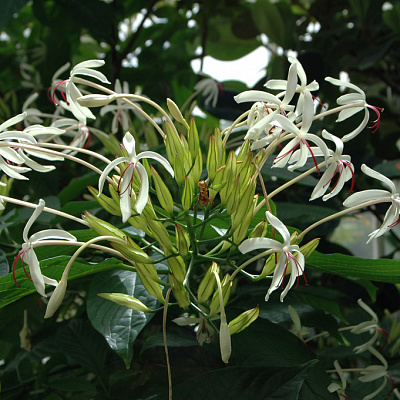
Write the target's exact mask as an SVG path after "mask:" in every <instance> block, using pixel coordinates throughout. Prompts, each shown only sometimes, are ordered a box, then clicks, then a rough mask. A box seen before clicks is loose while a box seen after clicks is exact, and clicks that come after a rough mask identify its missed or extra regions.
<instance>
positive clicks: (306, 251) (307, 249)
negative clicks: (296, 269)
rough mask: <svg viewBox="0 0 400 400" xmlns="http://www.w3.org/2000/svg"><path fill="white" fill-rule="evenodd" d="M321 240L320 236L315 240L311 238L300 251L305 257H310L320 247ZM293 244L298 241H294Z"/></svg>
mask: <svg viewBox="0 0 400 400" xmlns="http://www.w3.org/2000/svg"><path fill="white" fill-rule="evenodd" d="M296 233H297V232H296ZM319 241H320V239H319V238H315V239H313V240H310V241H309V242H308V243H307V244H305V245H304V246H301V247H300V252H301V253H302V254H303V256H304V258H308V257H310V256H311V254H312V253H313V252H314V250H315V249H316V248H317V247H318V245H319ZM292 244H296V243H292Z"/></svg>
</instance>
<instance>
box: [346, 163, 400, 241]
mask: <svg viewBox="0 0 400 400" xmlns="http://www.w3.org/2000/svg"><path fill="white" fill-rule="evenodd" d="M361 170H362V171H363V172H364V174H366V175H368V176H370V177H372V178H375V179H378V180H380V181H381V182H382V183H384V184H385V185H386V186H388V187H389V189H390V191H387V190H382V189H368V190H363V191H361V192H358V193H354V194H352V195H351V196H350V197H348V198H347V199H346V200H345V201H344V202H343V205H344V206H345V207H355V206H358V205H360V204H362V203H365V202H368V201H374V200H377V202H390V203H392V204H391V206H390V207H389V208H388V210H387V211H386V214H385V217H384V219H383V223H382V225H381V226H380V228H378V229H376V230H375V231H373V232H371V233H370V234H369V239H368V241H367V243H369V242H370V241H371V240H372V239H375V238H377V237H379V236H381V235H383V234H384V233H386V232H387V231H388V230H389V229H391V228H393V227H394V226H396V225H397V224H398V223H399V222H400V219H399V214H400V194H399V189H398V188H397V187H396V185H395V184H394V183H393V182H392V181H391V180H390V179H389V178H387V177H386V176H385V175H382V174H380V173H379V172H377V171H374V170H373V169H371V168H369V167H367V166H366V165H365V164H363V165H362V166H361Z"/></svg>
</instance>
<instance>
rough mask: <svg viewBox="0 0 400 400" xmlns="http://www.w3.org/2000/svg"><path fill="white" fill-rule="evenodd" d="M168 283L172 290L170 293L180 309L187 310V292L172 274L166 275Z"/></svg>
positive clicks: (188, 302)
mask: <svg viewBox="0 0 400 400" xmlns="http://www.w3.org/2000/svg"><path fill="white" fill-rule="evenodd" d="M168 278H169V283H170V285H171V288H172V293H173V294H174V296H175V299H176V301H177V302H178V304H179V306H180V307H182V308H188V307H189V304H190V301H189V295H188V292H187V290H186V289H185V288H184V286H183V285H182V283H181V282H179V281H178V280H177V279H176V278H175V276H174V275H173V274H168Z"/></svg>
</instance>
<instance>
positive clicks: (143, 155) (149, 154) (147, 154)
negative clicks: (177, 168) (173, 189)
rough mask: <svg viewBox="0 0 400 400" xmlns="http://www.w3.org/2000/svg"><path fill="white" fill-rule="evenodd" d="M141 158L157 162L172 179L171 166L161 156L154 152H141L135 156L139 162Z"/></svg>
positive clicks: (172, 171)
mask: <svg viewBox="0 0 400 400" xmlns="http://www.w3.org/2000/svg"><path fill="white" fill-rule="evenodd" d="M141 158H151V159H153V160H156V161H158V162H159V163H160V164H161V165H162V166H163V167H164V168H165V169H166V170H167V171H168V172H169V174H170V175H171V176H172V177H174V170H173V168H172V166H171V164H170V163H169V161H168V160H167V159H166V158H165V157H163V156H161V155H160V154H158V153H156V152H154V151H142V152H141V153H139V154H138V155H137V157H136V159H137V160H140V159H141Z"/></svg>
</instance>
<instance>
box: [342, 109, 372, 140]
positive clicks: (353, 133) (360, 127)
mask: <svg viewBox="0 0 400 400" xmlns="http://www.w3.org/2000/svg"><path fill="white" fill-rule="evenodd" d="M368 120H369V111H368V110H367V109H365V113H364V118H363V120H362V121H361V123H360V125H358V127H357V128H356V129H354V130H353V131H351V132H350V133H347V134H346V135H344V136H343V137H342V141H343V142H348V141H349V140H351V139H353V138H355V137H356V136H357V135H358V134H359V133H360V132H361V131H362V130H363V129H364V128H365V127H366V126H367V123H368Z"/></svg>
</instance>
